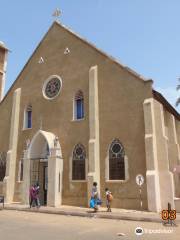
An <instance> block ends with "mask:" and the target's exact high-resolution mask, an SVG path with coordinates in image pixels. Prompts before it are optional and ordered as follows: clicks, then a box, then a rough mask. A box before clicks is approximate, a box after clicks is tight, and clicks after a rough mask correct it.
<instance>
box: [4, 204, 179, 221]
mask: <svg viewBox="0 0 180 240" xmlns="http://www.w3.org/2000/svg"><path fill="white" fill-rule="evenodd" d="M4 208H5V209H7V210H17V211H28V212H39V213H48V214H60V215H67V216H79V217H91V218H92V217H94V218H106V219H115V220H130V221H145V222H162V219H161V214H160V213H155V212H147V211H137V210H127V209H118V208H112V212H106V208H103V207H101V208H100V209H99V211H98V212H96V213H93V210H92V209H90V208H84V207H74V206H65V205H62V206H60V207H56V208H55V207H44V206H42V207H40V208H39V209H37V208H32V209H30V208H29V206H27V205H20V204H5V207H4ZM175 222H176V223H177V224H178V223H180V213H178V214H177V217H176V221H175Z"/></svg>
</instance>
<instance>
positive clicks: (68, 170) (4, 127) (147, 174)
mask: <svg viewBox="0 0 180 240" xmlns="http://www.w3.org/2000/svg"><path fill="white" fill-rule="evenodd" d="M7 54H8V49H7V48H6V46H5V45H4V44H3V43H2V42H0V195H4V196H5V202H6V203H15V202H18V203H21V204H28V203H29V188H30V186H31V185H32V184H35V183H37V182H38V183H39V184H40V201H41V204H42V205H47V206H54V207H56V206H60V205H72V206H84V207H87V206H88V204H89V200H90V195H91V188H92V184H93V182H94V181H95V182H97V183H98V189H99V192H100V196H101V198H102V200H103V202H104V203H105V191H104V189H105V188H106V187H107V188H109V189H110V191H111V192H112V193H113V197H114V199H113V203H112V207H116V208H124V209H143V210H149V211H156V212H158V211H161V210H162V209H167V205H168V203H171V206H172V208H176V210H178V211H180V175H179V174H178V173H175V172H174V171H173V169H174V167H175V166H178V165H180V149H179V144H180V114H179V113H178V112H177V111H176V110H175V109H174V108H173V106H171V104H170V103H169V102H168V101H167V100H166V99H165V98H164V97H163V96H162V95H161V93H159V92H157V91H156V90H155V89H154V88H153V81H152V80H151V79H146V78H144V77H143V76H141V75H140V74H138V73H136V72H135V71H133V70H132V69H130V68H129V67H127V66H125V65H123V64H121V63H120V62H118V61H117V60H115V59H114V58H112V57H110V56H108V55H107V54H106V53H104V52H103V51H101V50H99V49H98V48H97V47H95V46H94V45H92V44H91V43H89V42H88V41H87V40H85V39H83V38H82V37H80V36H79V35H77V34H76V33H74V32H73V31H71V30H70V29H69V28H67V27H65V26H63V25H62V24H61V23H59V22H57V21H55V22H54V23H53V24H52V26H51V27H50V29H49V30H48V32H47V33H46V34H45V36H44V37H43V39H42V41H41V42H40V43H39V45H38V46H37V48H36V49H35V51H34V52H33V54H32V55H31V57H30V58H29V60H28V61H27V63H26V64H25V66H24V68H23V69H22V71H21V72H20V73H19V75H18V77H17V78H16V80H15V81H14V83H13V84H12V86H11V87H10V89H9V90H8V92H7V94H6V95H5V96H4V86H5V74H6V65H7ZM139 174H141V175H142V176H143V177H144V183H143V184H142V185H141V186H139V185H138V184H137V182H136V176H137V175H139ZM140 188H141V189H140ZM139 190H141V200H142V202H141V201H140V195H139Z"/></svg>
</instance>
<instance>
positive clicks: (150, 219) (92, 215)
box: [4, 206, 179, 223]
mask: <svg viewBox="0 0 180 240" xmlns="http://www.w3.org/2000/svg"><path fill="white" fill-rule="evenodd" d="M4 209H5V210H16V211H23V212H33V213H37V212H38V213H46V214H56V215H64V216H77V217H87V218H102V219H113V220H126V221H143V222H157V223H162V220H161V219H160V218H157V217H144V216H142V217H139V216H127V215H115V214H114V215H110V214H108V215H106V214H103V213H87V212H78V211H65V210H56V209H55V210H52V211H51V210H49V209H28V208H17V207H11V206H5V207H4ZM178 222H179V221H178Z"/></svg>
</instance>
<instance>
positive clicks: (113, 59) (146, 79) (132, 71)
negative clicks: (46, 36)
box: [54, 21, 153, 82]
mask: <svg viewBox="0 0 180 240" xmlns="http://www.w3.org/2000/svg"><path fill="white" fill-rule="evenodd" d="M54 24H57V25H58V26H60V27H62V28H64V29H65V30H66V31H68V32H69V33H71V34H72V35H73V36H75V37H76V38H78V39H79V40H81V41H82V42H84V43H86V44H87V45H89V46H90V47H92V48H93V49H95V50H96V51H97V52H99V53H100V54H102V55H103V56H105V57H107V58H108V59H110V60H111V61H112V62H114V63H116V64H118V65H119V66H120V67H122V68H124V69H125V70H126V71H128V72H129V73H131V74H132V75H134V76H135V77H138V78H139V79H141V80H143V81H152V82H153V80H152V79H149V78H145V77H143V76H142V75H140V74H138V73H137V72H136V71H134V70H132V69H131V68H129V67H128V66H126V65H124V64H123V63H121V62H120V61H119V60H117V59H116V58H114V57H112V56H110V55H108V54H107V53H105V52H104V51H103V50H101V49H99V48H97V47H96V46H95V45H94V44H92V43H90V42H89V41H88V40H86V39H85V38H83V37H81V36H80V35H78V34H77V33H75V32H74V31H72V30H71V29H70V28H68V27H66V26H65V25H63V24H61V23H60V22H58V21H55V22H54Z"/></svg>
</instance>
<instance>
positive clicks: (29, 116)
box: [27, 111, 32, 128]
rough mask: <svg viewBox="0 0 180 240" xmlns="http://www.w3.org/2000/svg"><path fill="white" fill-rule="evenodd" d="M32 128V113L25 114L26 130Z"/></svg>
mask: <svg viewBox="0 0 180 240" xmlns="http://www.w3.org/2000/svg"><path fill="white" fill-rule="evenodd" d="M31 127H32V111H28V112H27V128H31Z"/></svg>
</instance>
